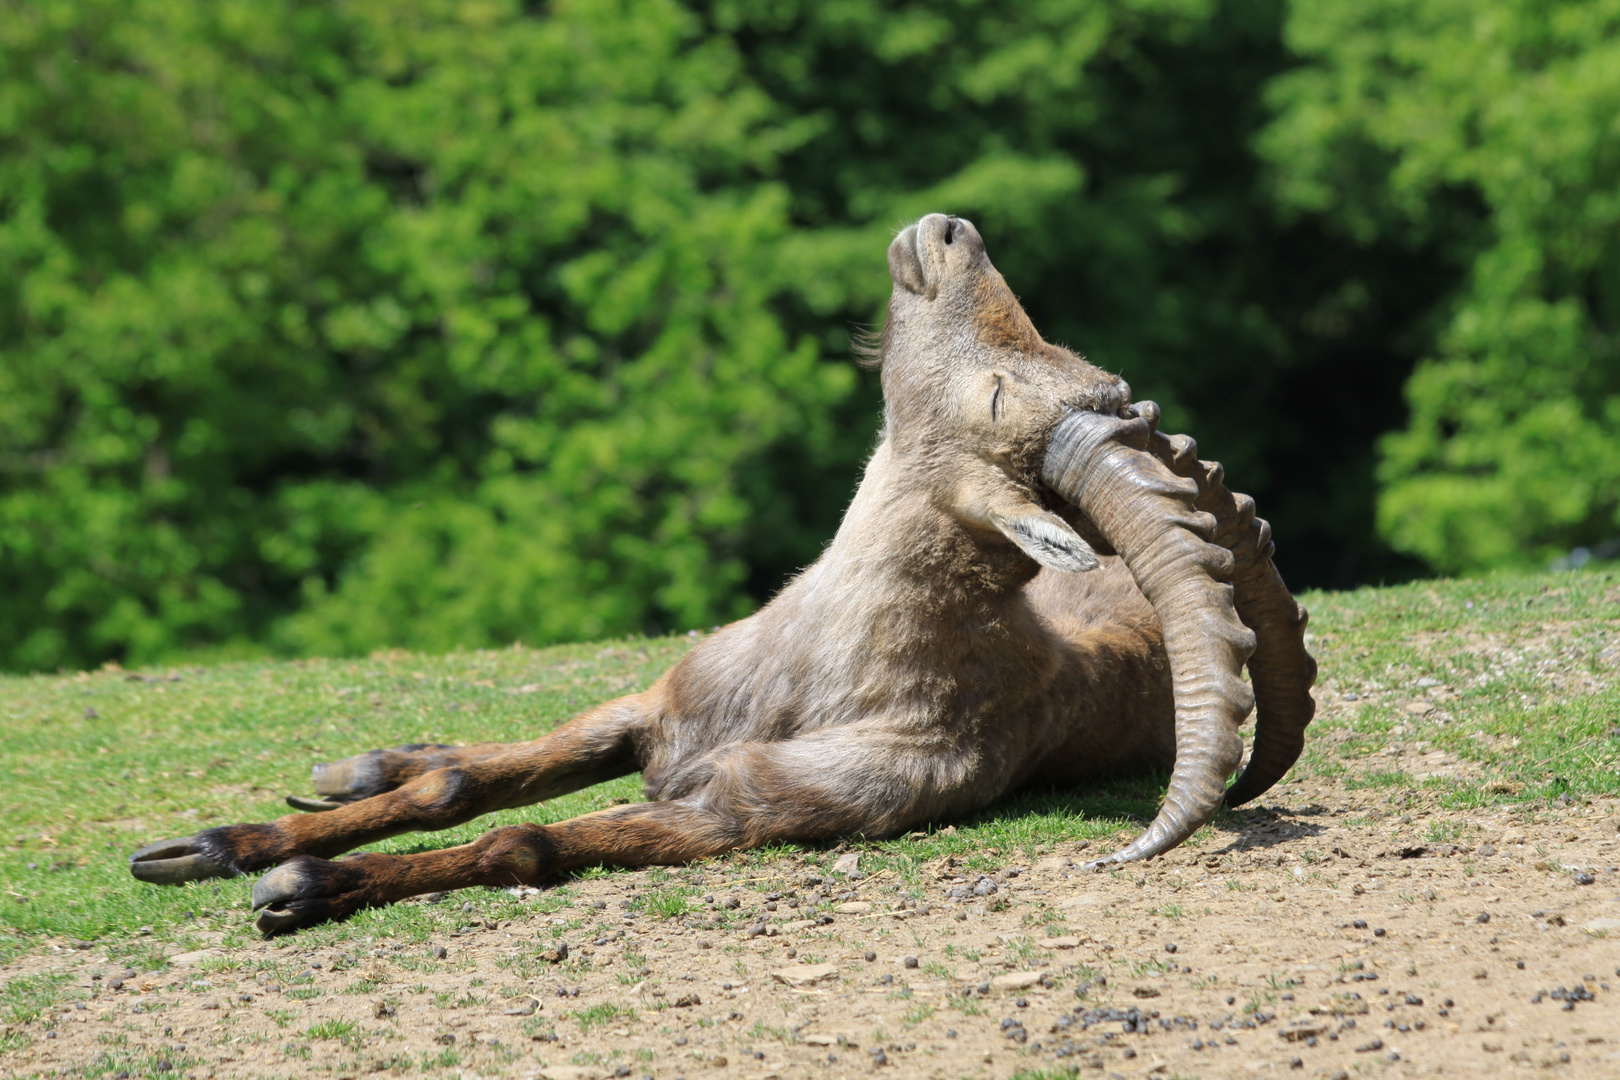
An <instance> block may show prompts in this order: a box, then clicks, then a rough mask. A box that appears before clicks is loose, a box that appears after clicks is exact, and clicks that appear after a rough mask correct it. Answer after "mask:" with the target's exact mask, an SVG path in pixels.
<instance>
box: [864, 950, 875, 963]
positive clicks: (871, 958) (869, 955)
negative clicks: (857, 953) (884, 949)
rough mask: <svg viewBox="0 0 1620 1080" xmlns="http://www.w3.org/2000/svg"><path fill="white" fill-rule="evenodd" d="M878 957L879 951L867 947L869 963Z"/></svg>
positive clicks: (867, 960)
mask: <svg viewBox="0 0 1620 1080" xmlns="http://www.w3.org/2000/svg"><path fill="white" fill-rule="evenodd" d="M876 959H877V953H875V952H873V951H872V950H871V949H867V950H866V962H867V963H868V964H870V963H871V962H872V961H873V960H876Z"/></svg>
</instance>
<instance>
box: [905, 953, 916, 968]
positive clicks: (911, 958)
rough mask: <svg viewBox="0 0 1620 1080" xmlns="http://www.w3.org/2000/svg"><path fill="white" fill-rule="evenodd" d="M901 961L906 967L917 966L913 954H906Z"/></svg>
mask: <svg viewBox="0 0 1620 1080" xmlns="http://www.w3.org/2000/svg"><path fill="white" fill-rule="evenodd" d="M903 963H904V964H905V966H906V967H908V968H914V967H916V966H917V958H916V957H915V956H908V957H906V958H905V960H904V961H903Z"/></svg>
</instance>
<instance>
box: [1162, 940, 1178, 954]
mask: <svg viewBox="0 0 1620 1080" xmlns="http://www.w3.org/2000/svg"><path fill="white" fill-rule="evenodd" d="M1164 951H1165V952H1169V953H1173V952H1175V951H1176V943H1175V942H1173V941H1169V942H1166V943H1165V946H1164Z"/></svg>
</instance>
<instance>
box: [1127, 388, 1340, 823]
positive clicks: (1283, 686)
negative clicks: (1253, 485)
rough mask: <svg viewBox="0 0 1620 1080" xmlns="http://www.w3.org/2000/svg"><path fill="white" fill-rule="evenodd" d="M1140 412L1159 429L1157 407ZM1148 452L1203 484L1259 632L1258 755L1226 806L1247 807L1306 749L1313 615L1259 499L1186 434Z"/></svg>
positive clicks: (1205, 506) (1247, 620) (1240, 606)
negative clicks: (1289, 578)
mask: <svg viewBox="0 0 1620 1080" xmlns="http://www.w3.org/2000/svg"><path fill="white" fill-rule="evenodd" d="M1151 404H1152V403H1151V402H1141V403H1139V404H1138V405H1137V406H1136V410H1137V413H1138V415H1143V416H1145V417H1146V418H1147V419H1148V420H1149V423H1150V424H1152V423H1153V421H1154V420H1156V419H1157V407H1156V406H1154V407H1153V408H1152V410H1151V412H1150V410H1149V409H1148V406H1150V405H1151ZM1148 452H1149V453H1151V454H1153V456H1154V457H1156V458H1158V459H1159V460H1160V461H1162V462H1164V464H1165V465H1166V466H1167V467H1168V468H1169V469H1170V471H1171V472H1173V473H1175V474H1176V475H1177V476H1183V477H1186V478H1188V479H1190V480H1192V481H1194V482H1195V483H1197V484H1198V499H1197V501H1196V502H1195V503H1194V505H1195V506H1196V507H1197V508H1198V509H1199V510H1203V511H1205V512H1206V513H1210V514H1213V515H1214V516H1215V520H1216V521H1217V522H1219V523H1220V524H1219V525H1218V527H1217V529H1216V534H1215V537H1214V540H1215V542H1216V543H1217V544H1219V545H1221V546H1222V547H1224V548H1226V549H1227V550H1228V551H1230V552H1231V553H1232V557H1233V562H1234V565H1233V569H1232V602H1233V606H1234V607H1235V608H1236V610H1237V615H1238V618H1240V619H1242V620H1243V624H1244V625H1245V626H1247V627H1248V628H1249V629H1251V630H1253V631H1254V634H1255V639H1256V641H1255V647H1254V655H1252V656H1250V657H1249V678H1250V681H1251V682H1252V683H1253V686H1254V701H1255V711H1254V750H1253V751H1252V752H1251V753H1250V754H1249V763H1248V765H1247V766H1246V767H1245V768H1244V770H1243V775H1241V776H1239V777H1238V779H1237V782H1236V783H1235V784H1233V785H1232V786H1231V787H1230V788H1228V789H1227V791H1226V805H1227V806H1241V805H1243V804H1244V803H1246V802H1248V801H1249V800H1250V799H1253V798H1254V797H1255V796H1257V795H1260V794H1262V793H1264V792H1265V791H1267V790H1268V789H1270V787H1271V786H1272V785H1273V784H1275V783H1276V782H1277V781H1278V780H1281V779H1282V777H1283V774H1284V773H1286V772H1287V771H1288V770H1289V769H1290V768H1291V767H1293V764H1294V762H1295V761H1297V760H1299V755H1300V751H1301V750H1303V749H1304V746H1305V728H1306V727H1307V726H1309V724H1310V722H1311V717H1313V716H1314V715H1315V714H1316V702H1315V700H1314V699H1312V697H1311V685H1312V684H1313V683H1314V682H1315V681H1316V660H1315V659H1314V658H1313V657H1312V656H1311V654H1310V653H1309V652H1307V651H1306V650H1305V626H1306V623H1307V622H1308V621H1309V619H1310V613H1309V612H1307V611H1306V610H1305V608H1304V606H1303V605H1302V604H1300V603H1298V602H1297V601H1296V600H1295V599H1294V597H1293V596H1292V594H1290V593H1289V591H1288V586H1287V585H1284V584H1283V579H1282V575H1281V574H1279V573H1278V572H1277V568H1276V566H1275V565H1273V563H1272V561H1271V556H1272V552H1273V551H1275V549H1276V545H1275V544H1273V543H1272V541H1271V526H1270V525H1268V524H1267V523H1266V522H1265V521H1264V519H1262V518H1257V517H1255V516H1254V500H1253V499H1251V498H1249V496H1247V495H1242V494H1239V493H1237V492H1234V491H1229V490H1227V487H1226V485H1225V483H1224V478H1225V470H1224V469H1222V468H1221V466H1220V463H1219V462H1211V461H1199V460H1198V444H1197V443H1195V442H1193V440H1192V439H1191V438H1189V437H1188V436H1186V435H1164V434H1162V433H1160V432H1154V434H1153V437H1152V438H1151V439H1150V440H1149V442H1148Z"/></svg>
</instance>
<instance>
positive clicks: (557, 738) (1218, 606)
mask: <svg viewBox="0 0 1620 1080" xmlns="http://www.w3.org/2000/svg"><path fill="white" fill-rule="evenodd" d="M889 269H890V273H891V276H892V277H893V279H894V292H893V297H892V299H891V300H890V303H889V312H888V318H887V321H886V322H885V324H884V328H883V344H882V352H881V361H880V362H881V365H882V377H883V395H884V402H885V412H884V430H883V436H882V440H881V442H880V443H879V445H878V447H877V449H876V450H875V451H874V453H873V454H872V458H871V460H870V461H869V462H868V463H867V466H866V473H865V476H864V477H863V478H862V480H861V484H860V488H859V490H858V491H857V492H856V494H855V499H854V502H853V503H852V504H851V505H850V508H849V511H848V513H847V514H846V515H845V517H844V520H843V523H842V525H841V526H840V527H839V529H838V535H837V536H836V537H835V538H834V540H833V542H832V544H831V545H830V546H829V547H828V548H827V550H826V553H825V554H824V555H823V556H822V557H821V558H820V559H819V560H818V561H817V562H816V563H815V564H814V565H813V566H811V567H810V568H809V569H807V570H805V571H804V572H803V573H802V574H801V575H799V577H797V578H796V579H794V580H793V581H792V582H791V583H790V584H789V585H788V586H787V587H786V588H784V589H783V590H782V592H781V594H780V595H779V596H777V597H776V599H775V600H773V601H772V602H771V603H770V604H768V605H767V606H766V607H764V608H763V609H762V610H760V611H759V612H758V613H757V614H755V615H752V616H750V617H749V618H746V619H743V620H742V621H740V622H736V623H733V624H732V625H730V626H728V627H725V628H724V629H722V630H720V631H719V632H717V633H715V634H713V635H712V636H710V637H709V638H708V639H707V640H705V641H703V642H702V643H701V644H700V645H698V646H697V647H696V648H694V649H693V650H692V651H691V652H690V653H689V654H688V655H687V656H686V657H685V658H683V659H682V660H681V661H680V662H679V663H678V664H676V665H675V666H674V667H673V668H672V669H670V671H668V672H667V673H665V674H664V676H663V677H661V678H660V679H659V680H658V681H657V682H656V683H655V684H654V685H653V686H652V687H651V689H649V690H647V691H645V692H643V693H639V694H631V695H629V696H628V697H623V698H619V699H617V700H615V701H610V702H608V703H606V704H604V705H600V706H598V707H597V708H595V709H592V710H590V711H589V712H587V713H585V714H584V715H582V716H580V717H578V718H576V719H574V720H572V721H571V722H569V723H568V724H566V725H564V726H563V727H561V728H559V729H558V730H557V731H555V732H553V733H552V734H550V735H547V736H545V737H543V738H540V739H537V740H535V741H533V742H526V743H516V744H505V745H503V744H496V743H488V744H481V745H476V746H461V747H450V746H420V745H418V746H404V747H400V748H398V749H394V750H378V751H371V752H370V753H366V754H361V755H359V756H357V757H352V758H348V759H345V760H343V761H338V762H334V763H331V764H327V765H317V766H316V767H315V781H314V787H315V791H316V792H317V793H318V794H319V795H320V796H321V798H320V799H304V798H299V797H291V798H289V800H288V801H289V802H290V803H291V804H292V805H293V806H295V807H297V808H299V809H303V810H318V811H323V812H321V813H310V814H292V815H289V816H287V817H283V818H281V819H279V820H277V821H274V822H270V823H267V824H256V825H228V826H224V827H222V828H215V829H209V830H207V831H205V832H200V833H197V834H196V835H194V836H190V837H185V838H183V839H179V840H170V841H165V842H163V843H159V844H153V845H151V846H149V847H146V848H143V849H142V850H140V851H138V852H136V853H135V855H134V856H133V857H132V861H131V869H132V870H133V872H134V874H135V876H136V877H138V878H141V879H142V880H145V881H152V882H159V883H175V882H181V881H188V880H195V879H198V878H205V877H215V876H228V875H234V874H240V873H244V872H248V871H255V870H263V869H267V868H270V867H275V869H274V870H271V872H270V873H268V874H266V875H265V876H264V877H263V878H262V879H261V880H260V881H259V882H258V883H257V885H256V886H255V887H254V890H253V904H254V907H255V909H257V910H258V911H259V915H258V925H259V927H260V929H262V930H263V931H265V932H266V933H280V932H285V931H288V930H293V929H296V928H298V927H302V926H308V925H310V924H312V923H317V922H321V921H324V920H328V919H341V918H344V917H346V916H348V915H350V914H352V913H353V912H355V911H357V910H359V909H360V908H363V907H368V906H372V905H377V904H386V903H390V902H392V901H395V900H399V899H402V898H404V897H407V896H412V895H415V894H418V893H424V892H429V891H437V890H445V889H458V888H465V887H467V886H471V885H492V886H502V885H516V884H523V885H532V884H536V883H540V882H543V881H546V880H547V879H550V878H553V877H555V876H557V875H559V874H561V873H564V872H566V871H569V870H572V869H574V868H577V867H582V866H587V865H591V864H596V863H608V864H614V865H620V866H635V865H644V864H649V863H681V862H686V861H688V860H691V859H699V858H703V857H705V856H709V855H715V854H718V853H720V852H724V851H727V850H730V849H733V848H738V847H747V846H751V845H757V844H764V843H768V842H771V841H778V840H817V839H822V838H826V837H833V836H838V835H841V834H852V833H862V834H865V835H868V836H887V835H893V834H895V833H898V832H901V831H903V830H905V829H908V828H911V827H914V826H916V825H919V824H922V823H925V822H933V821H941V820H946V819H949V818H953V817H957V816H959V815H962V814H966V813H968V812H970V811H973V810H975V809H978V808H980V807H983V806H984V805H985V804H987V803H989V802H991V801H992V800H994V799H996V798H997V797H999V796H1001V795H1002V794H1003V793H1005V792H1007V791H1009V790H1010V789H1013V788H1016V787H1018V786H1020V785H1025V784H1031V783H1041V784H1064V785H1068V784H1076V783H1080V782H1083V781H1084V780H1085V779H1086V778H1087V777H1096V776H1100V775H1103V774H1109V773H1116V772H1120V771H1123V770H1131V769H1164V768H1170V769H1171V770H1172V774H1171V781H1170V786H1169V790H1168V792H1167V794H1166V798H1165V802H1164V806H1163V808H1162V809H1161V811H1160V812H1159V815H1158V817H1157V818H1156V819H1155V820H1154V821H1153V823H1152V824H1151V825H1150V826H1149V828H1148V829H1147V831H1146V832H1145V833H1144V834H1143V835H1142V836H1141V837H1140V838H1139V839H1138V840H1136V841H1135V842H1134V843H1132V844H1130V845H1129V846H1128V847H1126V848H1125V849H1124V850H1122V851H1120V852H1118V853H1116V854H1115V855H1113V856H1110V859H1111V860H1118V861H1124V860H1129V859H1140V858H1147V857H1149V856H1152V855H1156V854H1159V853H1160V852H1163V851H1166V850H1168V849H1169V848H1171V847H1174V846H1175V845H1176V844H1178V843H1180V842H1181V841H1182V840H1183V839H1185V838H1186V837H1187V836H1188V835H1189V834H1190V833H1192V832H1193V830H1195V829H1197V828H1198V827H1199V826H1200V825H1202V824H1203V823H1204V822H1206V821H1208V820H1209V819H1210V817H1211V816H1212V815H1213V814H1214V813H1215V812H1216V810H1217V809H1218V808H1219V807H1220V805H1221V803H1222V801H1223V799H1224V800H1225V801H1226V802H1227V803H1228V804H1233V805H1235V804H1237V803H1240V802H1242V801H1244V800H1246V799H1250V798H1253V797H1254V796H1255V795H1258V794H1259V793H1260V792H1262V791H1264V790H1266V788H1268V787H1270V786H1271V784H1273V783H1275V782H1276V781H1277V779H1278V778H1280V777H1281V776H1282V774H1283V773H1284V772H1286V771H1287V769H1288V768H1289V766H1290V765H1292V764H1293V762H1294V760H1295V759H1296V758H1297V757H1298V755H1299V751H1300V747H1301V745H1302V741H1303V737H1304V730H1305V726H1306V725H1307V724H1308V723H1309V722H1310V718H1311V715H1312V711H1313V709H1314V705H1313V702H1312V700H1311V697H1310V686H1311V683H1312V680H1313V679H1314V677H1315V663H1314V662H1313V661H1312V659H1311V658H1310V656H1309V655H1308V654H1307V653H1306V651H1305V648H1304V644H1303V635H1304V628H1305V612H1304V610H1303V609H1302V608H1300V607H1299V605H1297V604H1296V603H1295V602H1294V601H1293V599H1292V597H1290V596H1289V594H1288V591H1287V589H1286V588H1285V587H1284V586H1283V583H1282V580H1281V578H1279V577H1278V576H1277V573H1276V571H1275V570H1274V569H1273V567H1272V564H1271V557H1270V556H1271V542H1270V536H1269V529H1268V527H1267V526H1266V524H1265V522H1263V521H1260V520H1258V519H1256V518H1255V516H1254V505H1253V502H1252V501H1251V500H1250V499H1248V498H1247V497H1246V496H1243V495H1234V494H1232V493H1231V492H1229V491H1227V490H1226V488H1225V487H1223V486H1222V483H1221V469H1220V467H1219V466H1218V465H1211V464H1206V463H1203V462H1200V461H1199V460H1198V458H1197V454H1196V448H1195V447H1194V446H1193V443H1192V441H1191V440H1190V439H1186V438H1184V437H1166V436H1164V435H1162V434H1160V433H1159V432H1158V431H1157V430H1156V428H1157V423H1156V422H1157V418H1158V410H1157V408H1156V407H1155V406H1153V404H1152V403H1151V402H1139V403H1136V404H1134V405H1133V404H1131V402H1130V389H1129V387H1128V386H1126V384H1125V383H1124V382H1123V381H1122V380H1120V379H1119V378H1117V377H1115V376H1113V375H1109V374H1107V373H1106V372H1103V371H1101V370H1099V369H1098V368H1096V367H1093V366H1092V365H1090V364H1088V363H1086V362H1085V361H1084V360H1083V359H1081V358H1080V357H1079V356H1077V355H1075V354H1074V353H1072V352H1069V351H1068V350H1066V349H1062V348H1059V347H1057V346H1054V345H1050V344H1048V343H1046V342H1045V341H1043V340H1041V337H1040V335H1039V334H1037V333H1036V332H1035V328H1034V327H1033V326H1032V325H1031V324H1030V322H1029V319H1028V318H1027V317H1026V316H1025V314H1024V311H1023V309H1022V308H1021V307H1020V306H1019V304H1018V301H1017V299H1016V298H1015V297H1014V296H1013V294H1012V292H1011V291H1010V290H1009V289H1008V287H1007V285H1006V283H1005V282H1004V281H1003V280H1002V278H1001V275H1000V274H999V273H997V272H996V270H995V268H994V267H993V266H991V264H990V260H989V258H988V257H987V256H986V255H985V251H984V243H983V241H982V240H981V238H980V237H979V234H978V231H977V230H976V229H975V228H974V227H973V225H972V224H971V223H970V222H968V221H966V220H963V219H961V218H954V217H946V216H944V215H941V214H931V215H929V216H928V217H925V218H923V219H922V220H921V221H919V222H917V223H916V224H915V225H912V226H911V227H909V228H907V229H906V230H905V231H904V232H902V233H901V234H900V236H899V237H898V238H896V239H895V241H894V243H893V244H892V245H891V246H890V248H889ZM1245 664H1247V665H1248V667H1249V671H1250V675H1251V679H1252V686H1253V690H1252V692H1251V690H1250V685H1249V684H1247V683H1245V682H1244V680H1243V678H1242V670H1243V667H1244V665H1245ZM1256 705H1258V709H1257V724H1256V734H1255V747H1254V752H1253V754H1252V755H1251V758H1250V761H1249V764H1248V767H1247V768H1246V769H1245V770H1244V772H1243V774H1242V776H1241V777H1240V778H1239V779H1238V781H1237V782H1236V784H1235V785H1233V786H1232V787H1231V788H1230V789H1228V788H1227V787H1226V782H1227V779H1228V778H1229V777H1230V776H1231V774H1232V773H1233V772H1234V771H1235V770H1236V769H1237V766H1238V763H1239V759H1240V758H1241V756H1242V745H1243V744H1242V740H1241V738H1240V736H1239V733H1238V729H1239V725H1240V724H1241V723H1242V722H1243V720H1244V718H1245V717H1246V716H1247V715H1248V713H1249V711H1250V709H1251V708H1254V707H1255V706H1256ZM638 770H639V771H640V772H641V773H642V775H643V777H644V779H645V782H646V793H647V799H648V801H647V802H645V803H641V804H637V805H629V806H619V807H614V808H612V809H609V810H604V811H601V812H599V813H594V814H587V815H585V816H583V817H578V818H574V819H572V820H569V821H563V822H560V823H557V824H554V825H516V826H510V827H506V828H500V829H495V830H493V831H491V832H488V833H486V834H484V835H483V836H482V837H480V838H479V839H478V840H476V841H474V842H473V843H470V844H466V845H463V846H460V847H453V848H447V849H443V850H439V851H431V852H425V853H422V854H415V855H383V854H375V853H368V854H359V855H351V856H349V857H347V858H343V859H334V856H337V855H339V854H341V853H343V852H345V851H349V850H350V849H352V848H356V847H359V846H361V845H363V844H370V843H373V842H375V841H378V840H382V839H384V838H385V837H390V836H395V835H397V834H399V833H403V832H408V831H411V830H423V829H425V830H432V829H443V828H447V827H449V826H452V825H458V824H461V823H463V822H466V821H470V820H471V819H473V818H476V817H478V816H479V815H481V814H485V813H488V812H490V811H493V810H501V809H507V808H510V807H516V806H525V805H529V804H532V803H536V802H539V801H541V800H544V799H548V798H552V797H554V796H557V795H562V794H564V793H566V792H570V791H574V790H577V789H579V788H583V787H586V786H588V785H590V784H595V783H598V782H599V781H602V780H606V779H609V778H611V777H615V776H622V775H625V774H627V773H631V772H635V771H638Z"/></svg>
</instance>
